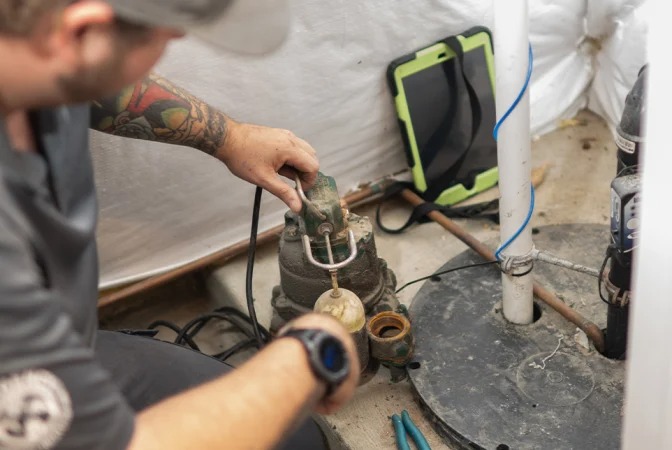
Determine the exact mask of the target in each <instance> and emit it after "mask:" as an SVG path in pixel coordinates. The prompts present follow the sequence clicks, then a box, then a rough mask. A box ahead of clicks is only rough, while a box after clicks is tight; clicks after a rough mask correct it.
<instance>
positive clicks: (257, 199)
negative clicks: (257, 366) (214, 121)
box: [245, 187, 265, 348]
mask: <svg viewBox="0 0 672 450" xmlns="http://www.w3.org/2000/svg"><path fill="white" fill-rule="evenodd" d="M262 192H263V191H262V189H261V188H260V187H257V190H256V192H255V194H254V208H253V210H252V230H251V231H250V244H249V246H248V248H247V274H246V276H245V296H246V297H247V309H248V312H249V314H250V320H252V330H253V331H254V336H255V339H256V340H257V348H262V347H263V346H264V344H265V341H264V338H263V337H262V336H261V331H260V329H259V321H258V320H257V311H256V310H255V309H254V297H253V296H252V273H253V271H254V255H255V252H256V250H257V229H258V228H259V211H260V210H261V194H262Z"/></svg>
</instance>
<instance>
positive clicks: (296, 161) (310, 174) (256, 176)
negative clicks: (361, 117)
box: [214, 119, 320, 212]
mask: <svg viewBox="0 0 672 450" xmlns="http://www.w3.org/2000/svg"><path fill="white" fill-rule="evenodd" d="M227 122H228V123H227V136H226V139H225V140H224V144H223V145H222V147H221V148H220V149H219V150H218V151H217V152H216V153H215V155H214V156H216V157H217V158H219V159H220V160H222V161H223V162H224V163H225V164H226V165H227V166H228V168H229V170H230V171H231V172H232V173H233V174H234V175H236V176H237V177H239V178H242V179H243V180H245V181H249V182H250V183H252V184H256V185H257V186H261V187H262V188H264V189H266V190H267V191H269V192H270V193H271V194H273V195H275V196H276V197H278V198H279V199H280V200H282V201H283V202H285V203H286V204H287V206H289V207H290V208H291V209H292V211H294V212H300V211H301V208H302V204H301V199H300V198H299V195H298V194H297V192H296V189H295V188H294V187H292V186H290V185H287V184H286V183H284V182H283V181H282V180H280V178H278V174H280V175H282V176H285V177H287V178H289V179H291V180H294V179H295V177H296V174H297V173H298V174H299V176H300V177H301V181H302V185H303V186H304V188H306V189H308V188H310V187H311V186H312V185H313V183H314V182H315V178H316V177H317V171H318V170H319V168H320V164H319V162H318V160H317V155H316V152H315V149H313V147H311V146H310V144H308V143H307V142H306V141H304V140H303V139H300V138H298V137H296V136H295V135H294V134H293V133H292V132H291V131H288V130H281V129H278V128H268V127H262V126H258V125H250V124H244V123H237V122H234V121H233V120H231V119H228V121H227Z"/></svg>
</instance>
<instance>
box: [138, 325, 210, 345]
mask: <svg viewBox="0 0 672 450" xmlns="http://www.w3.org/2000/svg"><path fill="white" fill-rule="evenodd" d="M157 327H166V328H170V329H171V330H173V331H174V332H175V334H178V335H179V334H180V332H181V331H182V329H181V328H180V327H178V326H177V325H175V324H174V323H172V322H168V321H167V320H157V321H154V322H152V323H151V324H149V326H148V327H147V328H148V329H150V330H153V329H155V328H157ZM184 341H185V342H186V343H187V345H189V347H191V348H192V349H194V350H196V351H200V350H201V349H200V348H198V345H196V342H194V340H193V339H192V336H185V337H184Z"/></svg>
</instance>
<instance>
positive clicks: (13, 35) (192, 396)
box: [0, 0, 359, 450]
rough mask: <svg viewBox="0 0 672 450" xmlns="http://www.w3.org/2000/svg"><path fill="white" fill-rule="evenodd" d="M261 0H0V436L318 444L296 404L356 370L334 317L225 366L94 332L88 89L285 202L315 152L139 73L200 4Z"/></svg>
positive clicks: (128, 120)
mask: <svg viewBox="0 0 672 450" xmlns="http://www.w3.org/2000/svg"><path fill="white" fill-rule="evenodd" d="M260 3H263V2H261V1H260V0H242V1H238V2H233V3H232V2H229V1H225V0H219V1H218V0H209V1H208V0H203V1H198V2H196V1H193V2H192V1H189V2H185V1H183V0H180V1H178V0H172V1H171V0H107V1H103V0H75V1H73V0H15V1H3V2H0V58H1V60H2V61H3V65H4V66H3V70H2V71H0V449H26V450H31V449H52V448H56V449H87V450H88V449H115V450H116V449H133V450H135V449H140V450H151V449H162V450H166V449H218V448H227V449H229V448H230V449H265V448H273V447H275V446H277V445H281V446H284V447H283V448H291V449H302V448H304V449H320V448H324V447H325V445H324V442H323V437H322V435H321V434H320V433H319V431H318V430H317V428H316V426H315V424H314V423H313V422H310V421H308V422H306V419H307V418H308V416H309V414H310V413H312V412H318V413H331V412H333V411H335V410H337V409H338V408H339V407H341V406H342V405H343V404H344V403H345V402H347V400H348V399H349V398H350V397H351V396H352V394H353V391H354V388H355V386H356V384H357V379H358V373H359V367H358V366H357V357H356V353H355V349H354V344H353V342H352V340H351V339H350V337H349V336H348V334H347V333H346V332H345V330H344V329H343V328H342V327H341V326H340V325H339V324H338V323H337V322H335V321H334V320H332V319H330V318H328V317H326V316H320V315H306V316H304V317H302V318H300V319H298V320H296V321H295V322H293V323H292V324H290V325H289V326H288V327H287V328H286V330H284V331H283V332H282V333H281V335H282V336H281V337H278V338H276V339H275V340H274V341H273V342H272V343H270V344H269V345H268V346H266V347H265V348H264V349H263V350H262V351H260V352H259V353H258V355H257V356H256V357H254V358H252V359H251V360H250V361H249V362H248V363H246V364H244V365H243V366H241V367H240V368H238V369H236V370H235V371H231V370H230V368H229V367H228V366H226V365H224V364H221V363H219V362H218V361H215V360H214V359H211V358H209V357H207V356H204V355H201V354H200V353H196V352H193V351H191V350H187V349H184V348H182V347H178V346H174V345H171V344H167V343H164V342H160V341H157V340H153V339H147V338H142V337H135V336H129V335H125V334H121V333H109V332H107V333H106V332H101V331H97V323H96V298H97V256H96V249H95V239H94V229H95V225H96V202H95V194H94V190H93V178H92V170H91V164H90V157H89V155H88V148H87V145H88V142H87V137H88V130H87V126H88V124H89V122H90V117H91V114H90V110H89V106H88V104H87V103H86V102H89V101H93V100H95V99H99V98H107V99H108V100H104V101H98V102H96V103H95V105H96V108H95V112H94V114H93V118H94V119H93V125H94V127H96V128H99V129H103V130H105V131H107V132H111V133H115V134H118V135H122V136H129V137H141V138H146V139H153V140H157V141H163V142H169V143H174V144H182V145H190V146H193V147H195V148H198V149H200V150H203V151H205V152H207V153H209V154H211V155H213V156H215V157H216V158H218V159H220V160H221V161H223V162H224V163H225V164H227V166H228V167H229V169H230V170H231V171H232V172H233V173H234V174H236V175H237V176H239V177H241V178H243V179H245V180H248V181H250V182H252V183H255V184H258V185H260V186H262V187H264V188H266V189H267V190H269V191H270V192H272V193H274V194H275V195H277V196H278V197H280V198H281V199H282V200H284V201H285V202H286V203H287V204H288V206H289V207H290V208H292V209H294V210H299V209H300V207H301V203H300V200H299V198H298V196H297V195H296V193H295V192H294V191H293V189H291V188H290V187H289V186H288V185H286V184H285V183H283V182H282V181H280V180H279V179H278V177H277V175H278V173H280V174H284V175H292V174H293V173H295V172H294V171H297V172H299V173H300V174H301V176H302V180H303V181H304V182H305V185H306V187H308V186H310V183H311V182H312V181H313V180H314V179H315V175H316V172H317V170H318V162H317V159H316V157H315V151H314V150H313V149H312V148H311V147H310V145H308V144H307V143H306V142H304V141H302V140H301V139H299V138H297V137H295V136H294V135H292V134H291V133H289V132H288V131H284V130H276V129H269V128H263V127H257V126H253V125H246V124H239V123H236V122H234V121H232V120H231V119H229V118H227V117H226V116H224V115H223V114H222V113H220V112H218V111H216V110H215V109H213V108H211V107H209V106H208V105H207V104H205V103H203V102H201V101H199V100H198V99H196V98H194V97H192V96H191V95H189V94H188V93H186V92H184V91H182V90H181V89H179V88H177V87H175V86H173V85H172V84H171V83H169V82H168V81H166V80H164V79H162V78H160V77H158V76H156V75H153V74H150V75H148V76H146V77H145V75H146V73H147V72H148V71H149V70H150V69H151V67H152V66H153V65H154V63H155V62H156V61H157V60H158V58H159V57H160V56H161V54H162V53H163V51H164V49H165V46H166V44H167V43H168V42H169V41H170V40H171V39H173V38H177V37H180V36H181V35H182V33H183V32H184V31H189V29H190V28H191V27H192V25H195V24H196V23H198V22H200V21H201V20H199V19H202V18H206V17H207V18H215V17H218V16H220V17H223V18H224V19H226V17H227V14H231V15H235V13H236V12H238V13H240V12H241V11H243V12H245V11H244V6H245V5H248V6H250V7H252V9H254V7H259V5H260ZM280 3H281V2H280V1H279V0H275V1H270V2H269V1H268V0H267V1H266V4H267V7H268V8H272V7H275V6H273V5H276V6H277V5H278V4H280ZM241 5H242V6H241ZM240 8H242V10H241V9H240ZM265 9H266V8H264V7H263V6H262V7H259V8H258V11H262V12H263V11H264V10H265ZM267 12H273V10H272V9H271V10H268V11H267ZM274 14H275V15H273V17H276V16H277V13H274ZM245 15H246V14H240V15H239V17H241V16H245ZM247 16H249V14H248V15H247ZM249 17H252V16H249ZM266 25H267V26H269V27H270V28H269V30H270V31H269V32H268V33H265V32H264V30H265V29H258V28H255V26H254V24H243V23H240V22H239V21H237V22H232V24H231V28H230V29H229V30H234V31H236V33H239V34H236V35H232V36H229V39H227V40H226V42H229V43H248V42H249V41H250V38H251V37H254V36H257V37H260V38H262V39H268V38H269V36H270V35H273V34H278V33H276V32H277V30H276V29H275V28H273V27H274V26H275V25H273V24H272V23H271V22H268V21H267V22H266ZM213 27H214V25H211V26H210V28H212V29H213V30H214V29H215V28H213ZM222 27H225V25H222ZM246 31H247V32H248V35H247V36H246V35H245V34H244V33H245V32H246ZM265 45H267V43H263V42H262V45H261V47H264V46H265ZM143 77H145V78H144V79H143ZM138 80H140V81H138ZM134 82H137V83H136V85H134V86H132V87H130V88H125V86H128V85H131V84H132V83H134ZM120 91H121V94H120V95H118V96H116V97H112V98H111V96H112V95H114V94H115V93H118V92H120ZM228 372H230V373H228ZM227 373H228V374H227ZM224 374H227V375H226V376H223V375H224ZM302 424H303V425H302ZM297 430H298V431H297Z"/></svg>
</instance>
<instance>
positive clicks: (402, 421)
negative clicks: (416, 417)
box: [392, 411, 431, 450]
mask: <svg viewBox="0 0 672 450" xmlns="http://www.w3.org/2000/svg"><path fill="white" fill-rule="evenodd" d="M392 424H393V425H394V434H395V436H396V438H397V448H398V449H399V450H411V447H410V446H409V445H408V439H407V438H406V434H407V433H408V434H410V435H411V439H413V442H415V445H416V446H417V447H418V450H431V448H430V447H429V443H427V439H425V436H424V435H423V434H422V431H420V430H419V429H418V427H417V426H415V424H414V423H413V421H412V420H411V416H409V415H408V412H407V411H403V412H402V413H401V418H399V416H398V415H396V414H395V415H393V416H392Z"/></svg>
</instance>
